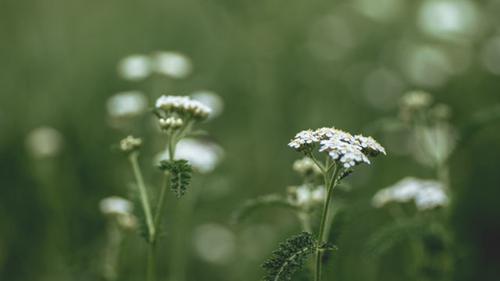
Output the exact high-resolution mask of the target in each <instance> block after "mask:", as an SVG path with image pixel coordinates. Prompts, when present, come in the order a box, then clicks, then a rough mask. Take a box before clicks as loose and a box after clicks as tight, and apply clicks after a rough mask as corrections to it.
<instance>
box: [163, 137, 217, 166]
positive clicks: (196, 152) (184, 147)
mask: <svg viewBox="0 0 500 281" xmlns="http://www.w3.org/2000/svg"><path fill="white" fill-rule="evenodd" d="M223 156H224V151H223V149H222V148H221V147H220V146H218V145H216V144H215V143H211V142H208V141H201V140H197V139H190V138H185V139H182V140H180V141H179V143H178V144H177V146H176V150H175V157H176V158H178V159H185V160H187V161H188V162H189V163H190V164H191V166H192V167H193V169H195V170H196V171H198V172H200V173H203V174H206V173H210V172H212V171H213V170H214V169H215V167H217V165H218V164H219V163H220V161H221V159H222V157H223ZM155 160H156V163H159V162H160V161H162V160H169V154H168V152H167V151H165V152H162V153H161V154H160V155H158V156H157V157H156V159H155Z"/></svg>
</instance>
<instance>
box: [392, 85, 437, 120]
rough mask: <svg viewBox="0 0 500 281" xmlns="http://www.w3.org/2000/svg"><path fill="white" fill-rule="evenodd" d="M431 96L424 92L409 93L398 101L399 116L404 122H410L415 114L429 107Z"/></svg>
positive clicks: (431, 100)
mask: <svg viewBox="0 0 500 281" xmlns="http://www.w3.org/2000/svg"><path fill="white" fill-rule="evenodd" d="M432 102H433V98H432V96H431V95H430V94H429V93H427V92H424V91H418V90H417V91H410V92H408V93H406V94H404V95H403V97H401V99H400V112H399V114H400V116H401V119H403V120H405V121H410V120H411V119H412V118H413V116H414V115H415V113H416V112H419V111H421V110H425V109H427V108H429V107H430V106H431V104H432Z"/></svg>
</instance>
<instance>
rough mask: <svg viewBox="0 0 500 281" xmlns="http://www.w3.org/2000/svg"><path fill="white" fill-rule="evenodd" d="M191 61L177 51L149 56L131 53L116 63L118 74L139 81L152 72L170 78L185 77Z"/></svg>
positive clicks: (189, 69)
mask: <svg viewBox="0 0 500 281" xmlns="http://www.w3.org/2000/svg"><path fill="white" fill-rule="evenodd" d="M191 69H192V65H191V61H190V60H189V58H188V57H186V56H185V55H183V54H181V53H178V52H157V53H154V54H153V55H151V56H148V55H141V54H137V55H131V56H128V57H125V58H124V59H122V60H121V61H120V63H119V65H118V71H119V73H120V75H121V76H122V77H123V78H125V79H127V80H131V81H139V80H143V79H145V78H147V77H149V76H150V75H151V74H153V73H158V74H162V75H165V76H167V77H170V78H175V79H180V78H185V77H186V76H188V75H189V74H190V73H191Z"/></svg>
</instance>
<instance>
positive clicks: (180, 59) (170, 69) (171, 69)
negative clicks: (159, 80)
mask: <svg viewBox="0 0 500 281" xmlns="http://www.w3.org/2000/svg"><path fill="white" fill-rule="evenodd" d="M153 61H154V70H155V71H156V72H158V73H161V74H163V75H166V76H169V77H171V78H177V79H180V78H185V77H186V76H188V75H189V74H190V73H191V69H192V66H191V61H190V60H189V58H188V57H186V56H185V55H183V54H181V53H178V52H158V53H156V54H155V55H154V56H153Z"/></svg>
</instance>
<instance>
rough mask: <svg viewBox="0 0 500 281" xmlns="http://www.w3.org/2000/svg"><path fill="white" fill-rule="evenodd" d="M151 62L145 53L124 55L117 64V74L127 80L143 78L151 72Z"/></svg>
mask: <svg viewBox="0 0 500 281" xmlns="http://www.w3.org/2000/svg"><path fill="white" fill-rule="evenodd" d="M152 70H153V69H152V62H151V59H150V58H149V57H148V56H145V55H131V56H128V57H125V58H124V59H122V60H121V61H120V63H119V64H118V72H119V74H120V75H121V76H122V77H123V78H124V79H127V80H131V81H138V80H143V79H145V78H146V77H148V76H149V75H150V74H151V71H152Z"/></svg>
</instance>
